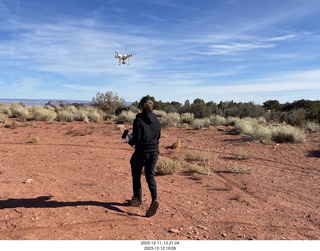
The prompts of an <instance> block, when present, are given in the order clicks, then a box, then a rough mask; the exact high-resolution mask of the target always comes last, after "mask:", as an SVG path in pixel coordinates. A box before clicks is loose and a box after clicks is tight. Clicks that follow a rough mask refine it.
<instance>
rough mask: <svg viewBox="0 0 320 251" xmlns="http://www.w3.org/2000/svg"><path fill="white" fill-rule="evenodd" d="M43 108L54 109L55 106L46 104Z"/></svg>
mask: <svg viewBox="0 0 320 251" xmlns="http://www.w3.org/2000/svg"><path fill="white" fill-rule="evenodd" d="M44 108H45V109H47V110H49V111H55V108H54V107H53V106H51V105H46V106H45V107H44Z"/></svg>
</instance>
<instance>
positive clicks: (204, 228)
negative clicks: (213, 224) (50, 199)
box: [197, 226, 207, 230]
mask: <svg viewBox="0 0 320 251" xmlns="http://www.w3.org/2000/svg"><path fill="white" fill-rule="evenodd" d="M197 228H200V229H203V230H207V228H206V227H204V226H197Z"/></svg>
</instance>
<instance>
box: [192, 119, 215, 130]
mask: <svg viewBox="0 0 320 251" xmlns="http://www.w3.org/2000/svg"><path fill="white" fill-rule="evenodd" d="M210 124H211V122H210V119H208V118H205V119H197V120H195V121H194V122H193V123H192V128H193V129H195V130H197V129H201V128H204V127H209V126H210Z"/></svg>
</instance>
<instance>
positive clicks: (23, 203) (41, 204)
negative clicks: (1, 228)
mask: <svg viewBox="0 0 320 251" xmlns="http://www.w3.org/2000/svg"><path fill="white" fill-rule="evenodd" d="M52 197H53V196H40V197H37V198H32V199H7V200H0V210H1V209H5V208H18V207H24V208H58V207H75V206H97V207H104V208H106V209H108V210H112V211H115V212H118V213H124V214H127V215H135V216H140V215H136V214H132V213H129V212H125V211H123V210H122V209H120V208H118V207H117V206H129V203H128V202H125V203H118V202H99V201H74V202H59V201H54V200H50V199H51V198H52Z"/></svg>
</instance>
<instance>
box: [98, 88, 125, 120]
mask: <svg viewBox="0 0 320 251" xmlns="http://www.w3.org/2000/svg"><path fill="white" fill-rule="evenodd" d="M92 102H93V104H94V105H95V106H96V107H97V108H99V109H101V110H102V111H104V112H106V113H108V114H114V113H115V111H116V110H117V109H118V108H119V107H121V106H125V105H126V103H125V100H124V99H123V98H120V97H119V96H118V93H115V94H113V92H109V91H107V92H106V93H105V94H103V93H101V92H98V93H97V95H96V97H93V98H92Z"/></svg>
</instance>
